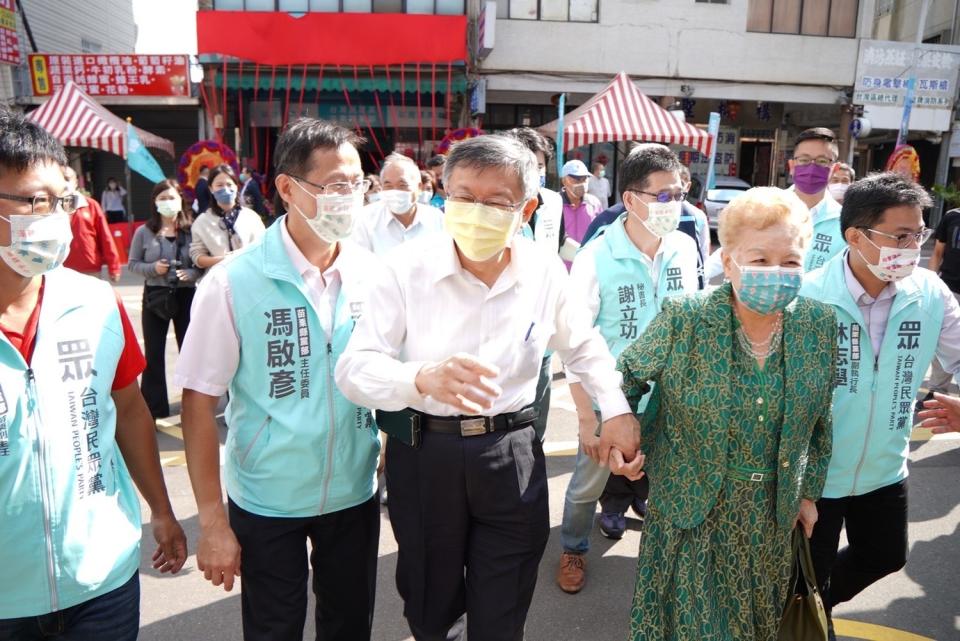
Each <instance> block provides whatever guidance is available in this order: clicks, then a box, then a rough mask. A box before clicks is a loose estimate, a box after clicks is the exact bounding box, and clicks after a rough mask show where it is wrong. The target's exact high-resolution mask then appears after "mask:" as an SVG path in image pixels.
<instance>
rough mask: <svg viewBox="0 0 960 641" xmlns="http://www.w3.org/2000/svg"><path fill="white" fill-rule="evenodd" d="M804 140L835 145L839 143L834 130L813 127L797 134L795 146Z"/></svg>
mask: <svg viewBox="0 0 960 641" xmlns="http://www.w3.org/2000/svg"><path fill="white" fill-rule="evenodd" d="M804 140H822V141H824V142H831V143H834V144H835V143H836V142H837V136H836V134H834V133H833V130H832V129H827V128H826V127H811V128H809V129H804V130H803V131H801V132H800V133H799V134H797V138H796V139H795V140H794V141H793V146H794V147H796V146H797V145H799V144H800V143H802V142H803V141H804Z"/></svg>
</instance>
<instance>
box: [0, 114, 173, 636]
mask: <svg viewBox="0 0 960 641" xmlns="http://www.w3.org/2000/svg"><path fill="white" fill-rule="evenodd" d="M65 162H66V157H65V155H64V153H63V148H62V147H61V146H60V143H59V142H57V141H56V140H55V139H54V138H53V137H52V136H51V135H50V134H48V133H47V132H46V131H44V130H43V129H41V128H40V127H39V126H37V125H36V124H35V123H33V122H31V121H29V120H26V119H25V118H24V117H23V116H21V115H19V114H12V113H10V112H7V111H6V110H4V109H0V330H2V331H0V567H2V568H3V581H2V582H0V640H2V641H14V640H17V641H19V640H21V639H39V638H46V637H48V636H49V637H54V636H56V637H62V638H65V639H84V640H85V639H103V640H105V641H132V640H134V639H136V638H137V633H138V630H139V627H140V625H139V624H140V583H139V577H138V567H139V565H140V539H141V524H142V520H141V516H140V501H139V499H138V498H137V492H136V489H134V484H136V487H137V489H139V490H140V493H141V494H142V495H143V498H144V500H145V501H146V502H147V504H148V505H149V506H150V513H151V519H150V521H151V525H152V529H153V536H154V538H155V539H156V541H157V543H158V547H157V551H156V552H155V553H154V555H153V560H154V563H153V567H154V568H155V569H159V570H160V571H161V572H174V573H176V572H177V571H179V570H180V568H181V566H183V563H184V561H185V560H186V557H187V541H186V537H184V534H183V530H182V529H181V528H180V525H179V524H178V523H177V521H176V519H175V518H174V515H173V510H172V508H171V507H170V500H169V499H168V497H167V490H166V487H165V485H164V480H163V473H162V470H161V468H160V458H159V455H158V452H157V442H156V436H155V433H154V425H153V419H152V418H151V416H150V411H149V410H148V409H147V405H146V403H145V402H144V400H143V397H142V396H141V395H140V389H139V387H138V385H137V376H138V375H139V374H140V373H141V372H142V371H143V368H144V365H145V363H144V360H143V354H142V353H141V352H140V347H139V345H138V344H137V338H136V335H135V334H134V332H133V328H132V326H131V325H130V321H129V319H128V318H127V314H126V312H125V311H124V309H123V305H122V304H121V303H120V301H119V299H118V298H117V296H116V294H115V293H114V292H113V290H112V289H111V288H110V286H109V285H108V284H106V283H103V282H101V281H99V280H97V279H95V278H92V277H90V276H84V275H81V274H78V273H77V272H74V271H73V270H70V269H66V268H64V267H61V265H62V264H63V260H64V258H65V257H66V255H67V252H68V251H69V247H70V236H71V234H70V218H69V214H70V213H72V212H73V211H75V210H76V207H77V201H76V197H75V196H74V195H68V192H67V183H66V181H65V180H64V176H63V173H62V172H61V169H60V166H61V165H63V164H65Z"/></svg>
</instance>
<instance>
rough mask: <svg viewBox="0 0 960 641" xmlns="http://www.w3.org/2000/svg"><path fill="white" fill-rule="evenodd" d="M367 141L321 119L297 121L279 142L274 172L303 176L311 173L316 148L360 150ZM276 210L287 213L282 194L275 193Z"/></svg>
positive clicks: (281, 133)
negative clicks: (355, 148) (345, 147)
mask: <svg viewBox="0 0 960 641" xmlns="http://www.w3.org/2000/svg"><path fill="white" fill-rule="evenodd" d="M363 142H364V140H363V138H361V137H360V136H359V135H357V133H356V132H354V131H353V130H352V129H347V128H346V127H341V126H340V125H335V124H333V123H332V122H327V121H326V120H320V119H318V118H298V119H297V120H294V121H293V122H291V123H289V124H288V125H287V126H286V127H285V128H284V130H283V131H282V132H280V137H279V138H278V139H277V146H276V148H275V149H274V165H273V166H274V169H275V170H276V173H278V174H286V175H288V176H301V177H302V176H303V175H304V174H306V173H308V172H309V171H310V155H311V154H313V152H314V151H315V150H317V149H337V148H339V147H340V146H342V145H352V146H354V147H359V146H360V145H362V144H363ZM273 203H274V205H275V206H276V211H278V212H281V211H284V212H285V211H287V207H286V204H285V203H284V202H283V199H282V198H280V194H279V192H278V193H275V194H274V200H273Z"/></svg>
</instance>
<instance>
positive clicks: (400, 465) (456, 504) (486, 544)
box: [387, 426, 550, 641]
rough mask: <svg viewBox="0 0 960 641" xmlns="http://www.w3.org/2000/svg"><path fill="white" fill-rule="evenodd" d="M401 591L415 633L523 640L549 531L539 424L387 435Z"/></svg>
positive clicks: (431, 639)
mask: <svg viewBox="0 0 960 641" xmlns="http://www.w3.org/2000/svg"><path fill="white" fill-rule="evenodd" d="M387 483H388V485H389V487H390V503H389V510H390V523H391V524H392V526H393V532H394V535H395V536H396V539H397V543H398V544H399V554H398V558H397V589H398V591H399V592H400V596H401V597H402V598H403V604H404V607H403V614H404V616H405V617H406V618H407V622H408V623H409V625H410V630H411V631H412V632H413V636H414V638H416V639H417V641H435V640H447V639H459V638H460V635H461V633H462V630H463V627H464V622H463V616H464V614H466V628H467V635H468V637H469V638H470V639H472V640H474V641H521V640H522V639H523V628H524V623H525V622H526V618H527V611H528V610H529V608H530V601H531V600H532V598H533V590H534V588H535V587H536V583H537V569H538V566H539V564H540V559H541V557H542V556H543V551H544V548H545V547H546V544H547V538H548V537H549V534H550V514H549V506H548V504H547V474H546V464H545V461H544V457H543V449H542V447H541V445H540V439H539V438H537V435H536V431H535V430H534V428H533V426H528V427H525V428H523V429H519V430H515V431H512V432H500V433H497V432H494V433H493V434H484V435H481V436H470V437H461V436H460V435H458V434H438V433H436V432H425V433H423V438H422V442H421V446H420V449H413V448H412V447H410V446H408V445H405V444H403V443H401V442H400V441H397V440H396V439H393V438H391V439H390V440H389V442H388V443H387Z"/></svg>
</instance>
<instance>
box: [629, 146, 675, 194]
mask: <svg viewBox="0 0 960 641" xmlns="http://www.w3.org/2000/svg"><path fill="white" fill-rule="evenodd" d="M681 166H682V165H681V164H680V159H679V158H677V154H675V153H673V152H672V151H671V150H670V148H669V147H665V146H664V145H661V144H659V143H646V144H641V145H637V146H636V147H634V148H633V150H632V151H631V152H630V153H629V154H628V155H627V157H626V158H624V159H623V162H621V163H620V197H621V198H622V197H623V194H624V193H625V192H627V191H629V190H631V189H646V187H647V178H649V177H650V174H653V173H656V172H658V171H675V172H677V173H680V167H681Z"/></svg>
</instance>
